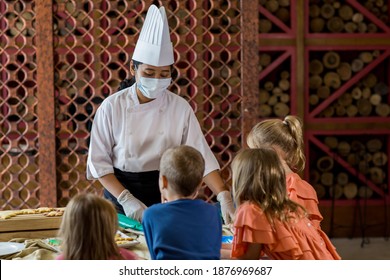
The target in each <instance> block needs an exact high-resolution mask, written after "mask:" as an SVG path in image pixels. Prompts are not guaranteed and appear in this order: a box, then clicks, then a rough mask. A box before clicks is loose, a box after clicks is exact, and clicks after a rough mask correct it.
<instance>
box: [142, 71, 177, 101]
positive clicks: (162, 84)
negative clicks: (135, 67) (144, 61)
mask: <svg viewBox="0 0 390 280" xmlns="http://www.w3.org/2000/svg"><path fill="white" fill-rule="evenodd" d="M171 81H172V78H163V79H156V78H146V77H141V76H139V77H138V81H137V88H138V89H139V90H140V91H141V93H142V95H143V96H145V97H146V98H149V99H155V98H157V96H158V95H159V94H161V93H162V92H164V90H166V89H167V88H168V87H169V85H170V84H171Z"/></svg>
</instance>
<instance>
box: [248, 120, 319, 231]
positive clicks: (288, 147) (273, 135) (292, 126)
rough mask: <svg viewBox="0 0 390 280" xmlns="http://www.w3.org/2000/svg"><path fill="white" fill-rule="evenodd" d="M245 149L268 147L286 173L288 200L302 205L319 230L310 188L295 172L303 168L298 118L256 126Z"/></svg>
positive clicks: (313, 192) (315, 207)
mask: <svg viewBox="0 0 390 280" xmlns="http://www.w3.org/2000/svg"><path fill="white" fill-rule="evenodd" d="M247 144H248V146H249V148H262V147H265V146H270V147H272V148H273V149H275V151H276V152H277V154H278V156H279V158H280V160H281V163H282V166H283V168H284V171H285V173H286V182H287V193H288V197H289V198H290V199H291V200H293V201H295V202H297V203H298V204H300V205H302V206H303V207H304V208H305V209H306V211H307V213H308V217H309V219H310V220H311V221H312V223H313V225H314V226H315V227H316V228H320V223H321V221H322V219H323V218H322V215H321V213H320V210H319V209H318V198H317V193H316V191H315V190H314V188H313V187H312V186H311V185H310V184H309V183H307V182H306V181H305V180H302V179H301V177H300V176H299V175H298V174H297V173H296V172H300V171H303V169H304V168H305V155H304V152H303V132H302V125H301V122H300V120H299V118H298V117H296V116H286V117H285V118H284V120H281V119H267V120H264V121H262V122H260V123H258V124H256V125H255V126H254V127H253V128H252V130H251V131H250V133H249V135H248V138H247Z"/></svg>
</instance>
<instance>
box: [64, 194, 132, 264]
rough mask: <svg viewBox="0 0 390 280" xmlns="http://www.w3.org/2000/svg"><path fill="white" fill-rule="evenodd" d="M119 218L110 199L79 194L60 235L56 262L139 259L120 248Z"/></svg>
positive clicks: (70, 203) (66, 217) (67, 210)
mask: <svg viewBox="0 0 390 280" xmlns="http://www.w3.org/2000/svg"><path fill="white" fill-rule="evenodd" d="M117 230H118V217H117V214H116V210H115V208H114V206H113V205H112V204H111V202H109V201H108V200H106V199H104V198H102V197H99V196H97V195H95V194H92V193H85V194H78V195H76V196H74V197H73V198H72V199H71V200H70V201H69V203H68V205H67V206H66V209H65V213H64V216H63V219H62V223H61V227H60V233H59V236H60V238H61V239H62V245H61V248H62V253H61V255H59V256H58V257H57V258H56V259H57V260H136V259H138V257H137V255H135V254H134V253H132V252H130V251H127V250H125V249H123V248H118V246H117V245H116V243H115V235H116V232H117Z"/></svg>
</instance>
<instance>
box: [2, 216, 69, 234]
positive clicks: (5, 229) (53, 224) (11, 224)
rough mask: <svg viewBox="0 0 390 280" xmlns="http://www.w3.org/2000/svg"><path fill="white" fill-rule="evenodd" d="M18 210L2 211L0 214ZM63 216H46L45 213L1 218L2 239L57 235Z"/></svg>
mask: <svg viewBox="0 0 390 280" xmlns="http://www.w3.org/2000/svg"><path fill="white" fill-rule="evenodd" d="M12 212H16V211H12V210H10V211H0V216H1V217H2V216H4V215H7V214H9V213H12ZM61 221H62V216H60V217H46V216H44V215H43V214H25V215H17V216H15V217H11V218H10V219H5V220H3V219H0V241H9V240H11V239H13V238H26V239H39V238H48V237H55V236H57V233H58V229H59V228H60V225H61Z"/></svg>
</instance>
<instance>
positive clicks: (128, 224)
mask: <svg viewBox="0 0 390 280" xmlns="http://www.w3.org/2000/svg"><path fill="white" fill-rule="evenodd" d="M118 222H119V226H120V227H122V228H125V229H126V228H131V229H134V230H138V231H143V230H144V229H143V227H142V224H141V223H140V222H138V221H136V220H133V219H131V218H129V217H126V216H125V215H123V214H118Z"/></svg>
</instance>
